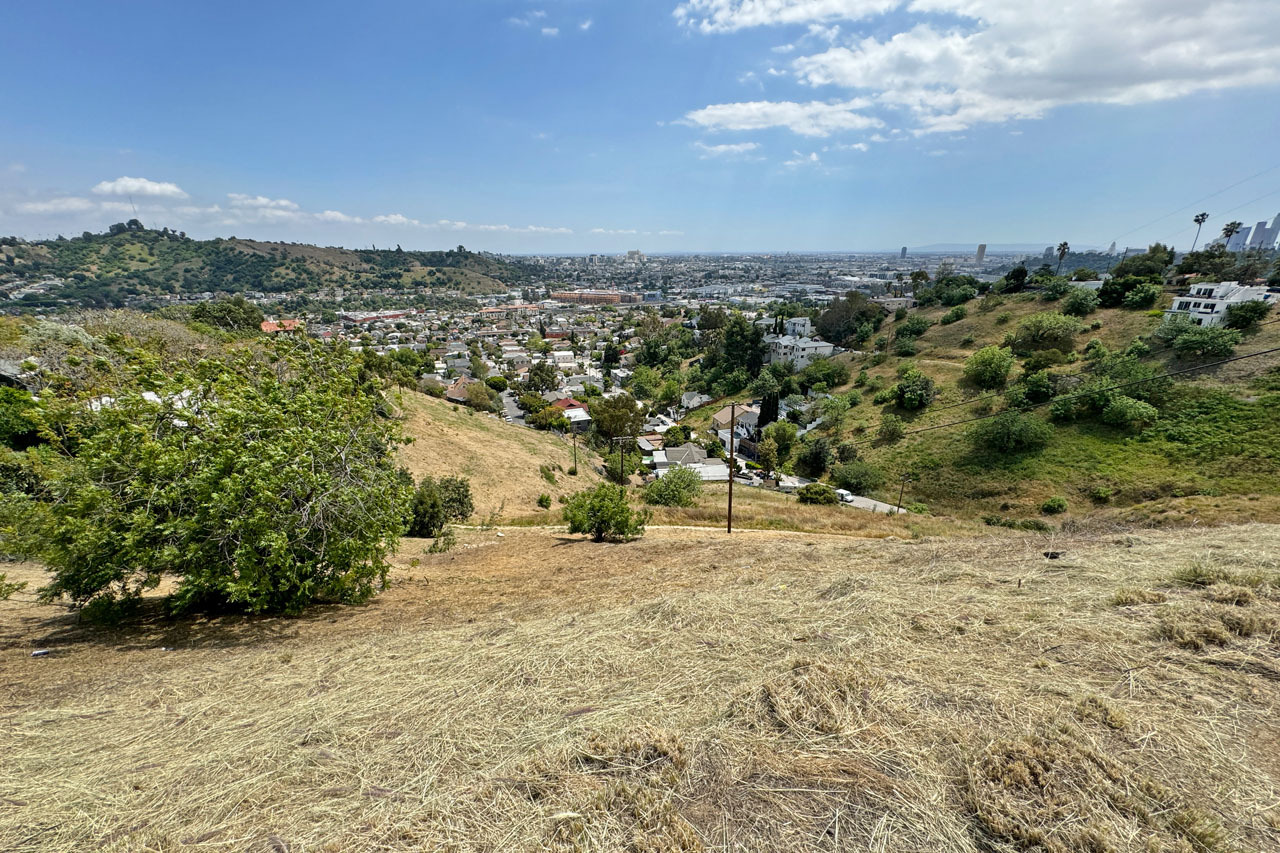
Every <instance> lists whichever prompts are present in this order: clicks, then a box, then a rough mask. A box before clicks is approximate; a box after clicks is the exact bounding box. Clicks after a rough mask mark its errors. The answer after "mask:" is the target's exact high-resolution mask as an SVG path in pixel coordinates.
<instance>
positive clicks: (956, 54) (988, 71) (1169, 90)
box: [675, 0, 1280, 135]
mask: <svg viewBox="0 0 1280 853" xmlns="http://www.w3.org/2000/svg"><path fill="white" fill-rule="evenodd" d="M893 8H901V10H902V12H903V15H902V16H901V17H902V19H901V20H900V21H898V20H896V16H895V20H894V21H893V23H894V24H895V25H894V26H893V28H892V29H889V30H887V31H886V34H885V35H884V36H868V37H865V38H852V37H848V36H845V37H841V35H840V34H839V31H838V25H834V26H833V24H834V22H837V21H840V22H856V21H863V20H866V19H868V18H870V17H874V16H877V15H880V14H882V13H884V12H886V11H888V10H890V9H893ZM1275 11H1276V10H1275V0H1194V2H1193V0H1124V2H1116V0H1073V2H1071V3H1070V4H1068V7H1067V8H1065V9H1064V10H1063V13H1062V14H1060V15H1057V16H1055V17H1054V19H1053V21H1052V23H1048V22H1047V21H1046V19H1045V17H1044V15H1045V12H1044V8H1043V7H1042V6H1040V5H1038V4H1035V3H1027V2H1025V0H685V2H682V3H680V5H679V6H678V7H677V9H676V11H675V15H676V18H677V19H678V20H680V21H681V22H682V23H684V24H686V25H687V26H689V27H692V28H694V29H696V30H700V31H702V32H708V33H710V32H732V31H736V30H741V29H744V28H747V27H764V26H781V25H805V26H807V27H808V28H809V36H811V37H816V38H823V39H827V40H829V41H831V45H830V47H828V48H826V49H824V50H821V51H819V52H816V53H812V54H811V55H805V56H800V57H798V58H797V59H795V60H794V62H793V63H792V68H793V70H794V71H795V72H796V75H797V76H798V78H799V79H800V80H801V82H803V83H807V84H808V85H810V86H813V87H815V88H817V87H837V88H840V89H844V90H846V91H848V92H850V93H857V94H859V95H865V96H868V97H870V98H872V99H874V100H875V102H876V104H877V106H878V107H880V108H881V109H884V110H889V111H901V112H903V113H905V114H906V115H908V116H910V117H911V119H912V121H911V123H910V124H909V125H908V126H909V127H910V129H911V131H912V132H913V133H915V134H916V135H921V134H927V133H934V132H954V131H959V130H963V129H965V128H968V127H972V126H974V125H977V124H982V123H1001V122H1008V121H1013V120H1020V119H1038V118H1041V117H1043V116H1045V115H1047V114H1048V113H1049V112H1051V111H1052V110H1054V109H1057V108H1059V107H1062V106H1066V105H1071V104H1111V105H1118V106H1124V105H1132V104H1139V103H1149V102H1155V101H1163V100H1170V99H1174V98H1179V97H1183V96H1186V95H1190V94H1193V93H1196V92H1205V91H1219V90H1226V89H1233V88H1240V87H1250V86H1264V85H1275V84H1276V83H1280V15H1277V14H1276V13H1275ZM878 23H879V22H877V24H878ZM1224 45H1230V49H1224V47H1223V46H1224Z"/></svg>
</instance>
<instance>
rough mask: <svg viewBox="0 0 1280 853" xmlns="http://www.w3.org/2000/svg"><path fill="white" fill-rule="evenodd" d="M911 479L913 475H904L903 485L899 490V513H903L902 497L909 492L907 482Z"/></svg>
mask: <svg viewBox="0 0 1280 853" xmlns="http://www.w3.org/2000/svg"><path fill="white" fill-rule="evenodd" d="M910 479H911V475H909V474H903V475H902V485H901V486H900V487H899V488H898V510H897V511H898V512H902V495H903V493H905V492H906V490H907V481H908V480H910Z"/></svg>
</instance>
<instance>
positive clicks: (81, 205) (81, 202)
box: [18, 196, 97, 214]
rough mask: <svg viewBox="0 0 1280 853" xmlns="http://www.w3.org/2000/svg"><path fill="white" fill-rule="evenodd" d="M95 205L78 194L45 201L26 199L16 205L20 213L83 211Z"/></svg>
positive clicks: (91, 208) (92, 208)
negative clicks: (26, 200)
mask: <svg viewBox="0 0 1280 853" xmlns="http://www.w3.org/2000/svg"><path fill="white" fill-rule="evenodd" d="M96 207H97V205H96V204H95V203H94V202H93V201H92V200H91V199H87V198H80V197H78V196H65V197H63V198H51V199H48V200H47V201H28V202H24V203H22V204H19V205H18V211H19V212H20V213H35V214H49V213H84V212H85V211H87V210H94V209H95V208H96Z"/></svg>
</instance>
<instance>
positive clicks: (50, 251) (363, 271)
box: [0, 226, 525, 308]
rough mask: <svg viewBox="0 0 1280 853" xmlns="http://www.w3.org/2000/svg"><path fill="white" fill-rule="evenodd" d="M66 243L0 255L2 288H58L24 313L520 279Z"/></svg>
mask: <svg viewBox="0 0 1280 853" xmlns="http://www.w3.org/2000/svg"><path fill="white" fill-rule="evenodd" d="M120 228H123V226H113V231H114V232H115V233H107V234H91V233H89V232H86V233H85V234H84V235H82V236H80V237H76V238H73V239H69V240H49V241H44V242H39V243H22V242H18V241H16V240H12V239H6V240H5V241H4V242H5V243H7V244H9V245H4V246H3V247H0V252H3V255H0V285H3V284H4V283H6V282H14V281H18V280H26V281H38V280H40V279H42V278H45V277H56V278H60V279H63V280H64V281H65V284H64V285H63V286H62V287H61V288H58V289H55V290H52V291H50V292H49V293H47V294H40V295H37V294H32V295H28V296H27V297H25V298H24V299H23V300H22V302H21V304H22V305H23V306H24V307H32V308H38V307H51V306H57V305H66V304H72V305H81V306H84V307H98V308H103V307H120V306H125V305H132V306H136V307H143V308H145V307H147V302H148V301H149V300H150V301H154V302H157V303H158V302H159V301H160V297H164V296H168V295H171V294H191V293H201V292H205V291H214V292H226V293H243V292H246V291H261V292H264V293H269V294H271V293H287V292H301V293H304V294H314V293H316V292H318V291H321V290H325V289H329V288H335V287H340V288H344V289H347V290H354V291H360V290H369V289H379V290H384V289H389V290H393V291H400V292H403V293H406V294H409V295H413V294H419V293H420V294H429V295H438V296H445V295H448V294H456V295H459V296H476V295H482V294H488V293H497V292H501V291H505V290H507V289H509V288H510V287H511V285H512V283H513V282H517V281H520V280H522V278H523V277H524V275H525V271H524V270H523V269H522V268H521V267H519V266H518V265H515V264H512V263H508V262H506V261H503V260H499V259H497V258H494V257H491V256H488V255H481V254H477V253H474V252H468V251H466V250H465V249H464V248H462V247H461V246H459V247H458V248H457V249H451V250H448V251H433V252H406V251H401V250H400V249H398V248H396V249H377V250H374V249H358V250H352V249H343V248H335V247H320V246H312V245H308V244H305V243H271V242H263V241H258V240H245V239H239V238H235V237H232V238H230V239H215V240H193V239H191V238H189V237H187V236H185V234H182V233H179V232H175V231H170V230H168V229H167V228H166V229H162V230H159V231H156V230H145V229H139V230H119V229H120Z"/></svg>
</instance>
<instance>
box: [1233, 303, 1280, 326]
mask: <svg viewBox="0 0 1280 853" xmlns="http://www.w3.org/2000/svg"><path fill="white" fill-rule="evenodd" d="M1269 313H1271V303H1269V302H1263V301H1261V300H1255V301H1253V302H1240V303H1237V304H1235V305H1228V306H1227V317H1226V321H1225V323H1224V325H1226V327H1227V328H1228V329H1240V330H1242V331H1243V330H1248V329H1252V328H1254V327H1255V326H1257V325H1258V324H1259V323H1261V322H1262V321H1263V320H1264V319H1266V316H1267V314H1269Z"/></svg>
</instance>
